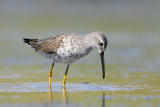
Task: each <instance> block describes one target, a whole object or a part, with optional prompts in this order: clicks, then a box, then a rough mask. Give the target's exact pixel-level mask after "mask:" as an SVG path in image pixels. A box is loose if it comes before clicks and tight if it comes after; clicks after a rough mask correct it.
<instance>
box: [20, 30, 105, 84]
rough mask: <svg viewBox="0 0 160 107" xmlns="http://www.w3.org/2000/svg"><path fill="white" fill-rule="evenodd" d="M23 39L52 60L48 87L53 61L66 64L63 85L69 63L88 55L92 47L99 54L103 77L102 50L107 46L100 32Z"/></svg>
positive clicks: (50, 75)
mask: <svg viewBox="0 0 160 107" xmlns="http://www.w3.org/2000/svg"><path fill="white" fill-rule="evenodd" d="M23 40H24V42H25V43H27V44H28V45H30V46H31V47H32V48H34V49H35V51H36V52H37V53H39V54H41V55H43V56H46V57H47V58H50V59H52V60H53V63H52V66H51V69H50V71H49V87H50V86H51V77H52V69H53V66H54V63H64V64H66V65H67V67H66V70H65V75H64V78H63V83H62V84H63V86H65V83H66V76H67V72H68V69H69V66H70V64H71V63H73V62H74V61H76V60H78V59H79V58H81V57H84V56H86V55H88V54H89V53H90V52H91V50H92V49H97V50H98V52H99V54H100V57H101V64H102V73H103V79H104V78H105V62H104V51H105V49H106V47H107V38H106V36H105V35H104V33H102V32H91V33H88V34H86V35H79V34H76V33H68V34H67V33H65V34H60V35H56V36H53V37H49V38H45V39H28V38H23Z"/></svg>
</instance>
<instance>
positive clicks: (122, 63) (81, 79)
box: [0, 33, 160, 107]
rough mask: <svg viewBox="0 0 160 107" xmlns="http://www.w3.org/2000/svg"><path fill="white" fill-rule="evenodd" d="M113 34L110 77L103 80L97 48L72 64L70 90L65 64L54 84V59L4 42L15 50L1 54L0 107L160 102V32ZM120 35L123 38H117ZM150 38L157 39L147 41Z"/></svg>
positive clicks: (108, 60) (17, 42)
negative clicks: (63, 79) (50, 83)
mask: <svg viewBox="0 0 160 107" xmlns="http://www.w3.org/2000/svg"><path fill="white" fill-rule="evenodd" d="M111 34H112V36H108V37H109V41H110V40H112V42H110V45H109V47H108V48H107V50H106V53H105V60H106V75H107V76H106V78H105V79H102V72H101V65H100V59H99V55H98V53H96V51H93V52H92V53H91V54H90V55H88V56H86V57H85V58H82V59H81V60H79V61H77V62H76V63H74V64H72V65H71V67H70V69H69V73H68V76H67V84H66V87H65V89H64V88H63V87H62V78H63V75H64V70H65V67H66V66H65V65H63V64H62V65H61V64H55V67H54V69H53V77H52V87H51V88H49V87H48V71H49V68H50V65H51V63H52V61H51V60H48V59H45V58H43V57H41V56H40V55H38V54H36V53H34V51H33V50H32V49H30V48H29V47H28V46H26V45H25V44H23V43H21V41H20V40H6V41H5V42H4V41H2V42H1V44H3V43H4V44H7V45H5V47H6V48H7V47H11V46H12V47H14V49H12V50H5V51H4V52H7V53H8V54H9V55H8V54H2V55H1V57H2V58H1V59H2V60H1V61H0V63H1V66H0V74H1V75H0V94H1V96H0V103H1V104H0V106H7V107H8V106H11V105H13V106H35V105H38V106H73V107H74V106H94V107H97V106H103V107H104V106H133V107H134V106H154V107H156V106H157V107H158V106H159V104H160V103H159V102H160V86H159V84H160V82H159V81H160V73H159V64H160V63H159V60H160V59H159V54H158V53H159V50H157V45H159V44H160V43H159V42H158V41H157V38H159V35H158V34H154V36H153V35H152V36H146V35H145V36H143V35H144V34H143V35H141V39H139V36H138V35H136V36H132V33H127V34H121V33H118V34H117V33H111ZM145 34H146V33H145ZM118 37H119V38H121V39H118V40H117V38H118ZM122 38H126V39H127V40H126V39H125V40H123V39H122ZM144 39H145V41H144ZM147 40H151V41H153V42H152V43H150V44H148V42H147ZM13 45H15V46H13ZM0 46H1V48H3V46H4V45H0ZM16 46H17V47H19V48H18V49H19V50H21V51H17V48H16ZM150 50H152V51H150Z"/></svg>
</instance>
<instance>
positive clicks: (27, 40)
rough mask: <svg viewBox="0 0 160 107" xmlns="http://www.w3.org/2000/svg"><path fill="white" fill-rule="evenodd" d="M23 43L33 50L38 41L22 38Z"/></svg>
mask: <svg viewBox="0 0 160 107" xmlns="http://www.w3.org/2000/svg"><path fill="white" fill-rule="evenodd" d="M23 42H25V43H27V44H28V45H31V46H32V47H33V48H36V46H37V43H38V39H28V38H23Z"/></svg>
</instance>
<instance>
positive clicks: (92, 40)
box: [85, 35, 97, 49]
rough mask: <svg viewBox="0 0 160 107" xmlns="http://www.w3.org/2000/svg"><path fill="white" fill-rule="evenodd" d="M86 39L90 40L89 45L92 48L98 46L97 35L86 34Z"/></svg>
mask: <svg viewBox="0 0 160 107" xmlns="http://www.w3.org/2000/svg"><path fill="white" fill-rule="evenodd" d="M85 39H86V41H87V42H88V43H87V44H88V47H91V48H92V49H94V48H96V44H97V39H96V36H93V35H86V36H85Z"/></svg>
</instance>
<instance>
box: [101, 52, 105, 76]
mask: <svg viewBox="0 0 160 107" xmlns="http://www.w3.org/2000/svg"><path fill="white" fill-rule="evenodd" d="M100 57H101V64H102V73H103V79H104V78H105V61H104V52H101V53H100Z"/></svg>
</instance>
